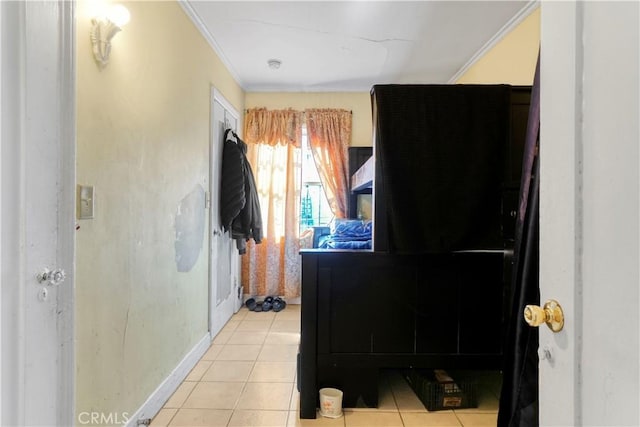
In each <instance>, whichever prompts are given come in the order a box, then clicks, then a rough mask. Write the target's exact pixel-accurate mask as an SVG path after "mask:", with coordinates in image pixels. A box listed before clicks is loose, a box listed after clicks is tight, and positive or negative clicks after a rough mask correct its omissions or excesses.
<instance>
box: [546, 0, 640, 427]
mask: <svg viewBox="0 0 640 427" xmlns="http://www.w3.org/2000/svg"><path fill="white" fill-rule="evenodd" d="M541 7H542V10H541V13H542V14H541V39H542V40H541V63H540V64H541V74H540V81H541V86H540V87H541V108H540V112H541V120H540V124H541V128H540V132H541V133H540V149H541V154H540V156H541V157H540V158H541V163H540V165H541V168H542V170H541V174H540V176H541V193H540V196H541V199H540V221H541V222H540V225H541V231H540V294H541V295H540V297H541V302H542V303H544V302H545V301H546V300H548V299H556V300H557V301H558V302H559V303H560V304H561V306H562V307H563V309H564V316H565V326H564V329H563V330H562V331H561V332H560V333H556V334H554V333H552V332H551V331H550V330H549V329H548V328H547V327H546V326H544V325H543V326H541V327H540V348H541V351H540V352H539V354H541V355H542V356H543V359H542V360H540V364H539V366H540V424H541V425H554V426H579V425H585V426H623V425H631V426H638V425H640V419H639V412H638V411H639V406H640V405H639V402H640V393H639V391H638V388H639V382H640V381H639V366H640V365H639V358H638V356H639V354H638V351H639V336H640V330H639V317H638V309H639V307H640V304H639V302H640V301H639V287H640V280H639V273H638V264H639V251H638V237H639V236H638V233H639V218H640V216H639V210H638V203H639V192H640V188H639V175H638V169H639V159H638V155H639V150H638V147H639V146H640V134H639V131H638V123H639V121H640V109H639V107H638V103H639V101H638V100H639V98H640V93H639V89H640V87H639V85H638V76H639V71H640V70H639V63H640V56H639V52H640V45H639V38H640V34H639V30H638V29H639V15H640V9H639V3H638V2H636V1H634V2H618V3H614V2H607V1H604V2H543V3H542V6H541Z"/></svg>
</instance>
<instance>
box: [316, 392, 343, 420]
mask: <svg viewBox="0 0 640 427" xmlns="http://www.w3.org/2000/svg"><path fill="white" fill-rule="evenodd" d="M320 415H322V416H323V417H327V418H340V417H341V416H342V391H341V390H338V389H337V388H328V387H327V388H321V389H320Z"/></svg>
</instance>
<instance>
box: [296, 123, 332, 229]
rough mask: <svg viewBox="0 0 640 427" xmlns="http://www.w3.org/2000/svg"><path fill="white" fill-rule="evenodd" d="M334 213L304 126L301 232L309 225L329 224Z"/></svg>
mask: <svg viewBox="0 0 640 427" xmlns="http://www.w3.org/2000/svg"><path fill="white" fill-rule="evenodd" d="M332 219H333V213H332V212H331V208H330V207H329V202H328V201H327V195H326V193H325V191H324V188H323V187H322V183H321V182H320V177H319V175H318V169H317V168H316V164H315V162H314V161H313V155H312V154H311V149H310V148H309V143H308V139H307V128H306V127H305V126H302V186H301V188H300V233H301V234H302V232H303V231H304V230H306V229H308V228H309V227H313V226H319V225H328V224H329V222H330V221H331V220H332Z"/></svg>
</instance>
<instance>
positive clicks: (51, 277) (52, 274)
mask: <svg viewBox="0 0 640 427" xmlns="http://www.w3.org/2000/svg"><path fill="white" fill-rule="evenodd" d="M36 278H37V279H38V282H40V283H46V284H48V285H49V286H58V285H59V284H60V283H62V282H64V279H66V278H67V275H66V273H65V272H64V270H63V269H61V268H56V269H55V270H49V269H48V268H45V269H43V270H42V271H41V272H40V273H38V275H37V276H36Z"/></svg>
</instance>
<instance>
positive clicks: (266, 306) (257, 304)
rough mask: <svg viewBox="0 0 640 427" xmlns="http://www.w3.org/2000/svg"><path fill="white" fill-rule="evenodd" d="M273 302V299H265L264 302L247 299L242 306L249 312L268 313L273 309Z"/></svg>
mask: <svg viewBox="0 0 640 427" xmlns="http://www.w3.org/2000/svg"><path fill="white" fill-rule="evenodd" d="M276 299H279V298H276ZM274 301H275V300H274V298H273V297H266V298H265V299H264V301H256V300H255V298H249V299H248V300H247V301H246V302H245V303H244V304H245V305H246V306H247V308H248V309H249V311H270V310H271V309H272V308H274ZM280 310H281V309H280ZM280 310H278V311H280ZM274 311H275V310H274Z"/></svg>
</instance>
